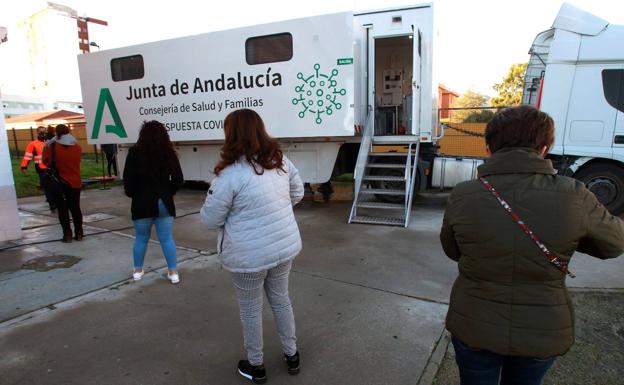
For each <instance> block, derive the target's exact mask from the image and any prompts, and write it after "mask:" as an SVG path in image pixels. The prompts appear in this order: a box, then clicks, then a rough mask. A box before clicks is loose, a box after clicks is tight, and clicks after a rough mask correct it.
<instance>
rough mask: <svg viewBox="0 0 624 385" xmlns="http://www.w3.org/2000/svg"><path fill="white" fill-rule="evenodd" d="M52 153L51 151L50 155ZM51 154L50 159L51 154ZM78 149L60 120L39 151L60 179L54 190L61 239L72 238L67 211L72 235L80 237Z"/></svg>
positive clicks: (80, 153) (80, 185) (74, 139)
mask: <svg viewBox="0 0 624 385" xmlns="http://www.w3.org/2000/svg"><path fill="white" fill-rule="evenodd" d="M53 154H54V155H53ZM53 156H54V158H55V159H54V160H53V159H52V157H53ZM81 156H82V149H81V148H80V145H79V144H78V142H77V141H76V138H74V137H73V136H72V135H71V134H70V133H69V127H67V126H66V125H64V124H59V125H58V126H56V136H55V137H54V138H52V139H51V140H49V141H48V142H47V143H46V147H45V149H44V151H43V163H44V164H45V165H46V166H48V167H49V166H50V165H51V164H52V163H53V162H54V163H55V164H56V169H57V170H58V173H59V176H60V179H61V189H60V192H59V193H57V194H56V196H55V198H54V199H55V201H56V207H57V209H58V217H59V221H60V222H61V226H62V227H63V242H65V243H69V242H71V241H72V230H71V227H70V225H69V212H71V215H72V220H73V221H74V239H75V240H77V241H81V240H82V236H83V233H82V212H81V211H80V189H81V188H82V179H81V178H80V157H81Z"/></svg>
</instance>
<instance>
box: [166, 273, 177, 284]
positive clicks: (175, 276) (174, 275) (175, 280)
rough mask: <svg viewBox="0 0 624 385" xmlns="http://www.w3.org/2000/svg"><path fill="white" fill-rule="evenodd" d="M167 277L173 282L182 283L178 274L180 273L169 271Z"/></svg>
mask: <svg viewBox="0 0 624 385" xmlns="http://www.w3.org/2000/svg"><path fill="white" fill-rule="evenodd" d="M167 278H168V279H169V280H170V281H171V283H173V284H176V283H180V276H179V275H178V273H174V274H169V273H167Z"/></svg>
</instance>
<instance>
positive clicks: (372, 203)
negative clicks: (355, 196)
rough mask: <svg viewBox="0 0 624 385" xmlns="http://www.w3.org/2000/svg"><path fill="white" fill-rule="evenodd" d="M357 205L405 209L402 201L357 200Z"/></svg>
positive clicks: (372, 207)
mask: <svg viewBox="0 0 624 385" xmlns="http://www.w3.org/2000/svg"><path fill="white" fill-rule="evenodd" d="M357 207H359V208H363V209H382V210H405V204H403V203H386V202H377V201H364V202H359V201H358V204H357Z"/></svg>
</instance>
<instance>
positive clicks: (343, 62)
mask: <svg viewBox="0 0 624 385" xmlns="http://www.w3.org/2000/svg"><path fill="white" fill-rule="evenodd" d="M337 64H338V65H339V66H344V65H347V64H353V58H352V57H345V58H342V59H338V63H337Z"/></svg>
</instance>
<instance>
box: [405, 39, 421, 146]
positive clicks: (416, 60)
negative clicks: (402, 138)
mask: <svg viewBox="0 0 624 385" xmlns="http://www.w3.org/2000/svg"><path fill="white" fill-rule="evenodd" d="M412 40H413V42H414V49H413V54H412V58H413V59H412V60H413V64H412V79H411V82H410V83H411V84H410V85H409V87H410V89H411V95H409V96H407V97H406V99H408V101H409V102H408V103H406V104H407V105H408V106H409V105H410V104H411V106H409V107H408V111H409V117H408V124H407V127H409V129H410V130H411V132H410V133H409V134H411V135H416V136H420V115H421V108H420V90H421V80H422V79H421V75H422V60H421V58H422V32H420V29H418V28H414V34H413V37H412Z"/></svg>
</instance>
